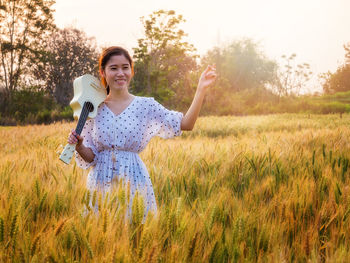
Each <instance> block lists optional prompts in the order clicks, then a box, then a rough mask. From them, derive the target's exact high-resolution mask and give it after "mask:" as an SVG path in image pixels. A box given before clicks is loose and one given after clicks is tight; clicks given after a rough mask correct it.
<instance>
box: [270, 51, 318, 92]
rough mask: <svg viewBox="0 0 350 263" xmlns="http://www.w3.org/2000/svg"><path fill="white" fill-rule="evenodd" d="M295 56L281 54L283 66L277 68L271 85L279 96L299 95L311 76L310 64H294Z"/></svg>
mask: <svg viewBox="0 0 350 263" xmlns="http://www.w3.org/2000/svg"><path fill="white" fill-rule="evenodd" d="M295 58H296V54H292V55H290V56H289V57H288V56H286V55H283V56H282V59H283V60H284V62H285V64H284V67H283V68H281V67H279V68H277V71H276V79H275V82H274V83H273V85H272V90H273V91H274V92H276V93H277V94H278V95H279V96H289V95H296V96H299V95H300V92H301V91H302V89H303V88H305V86H306V84H307V83H308V82H309V80H310V78H311V76H312V71H311V70H310V65H309V64H308V63H303V64H297V65H296V64H295Z"/></svg>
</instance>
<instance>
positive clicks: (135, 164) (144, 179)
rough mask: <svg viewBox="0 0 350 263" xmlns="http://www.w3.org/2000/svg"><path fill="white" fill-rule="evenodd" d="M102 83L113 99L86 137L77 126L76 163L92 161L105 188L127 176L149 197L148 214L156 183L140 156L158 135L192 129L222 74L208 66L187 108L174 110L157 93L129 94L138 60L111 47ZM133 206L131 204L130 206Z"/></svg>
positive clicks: (94, 184) (95, 184) (96, 183)
mask: <svg viewBox="0 0 350 263" xmlns="http://www.w3.org/2000/svg"><path fill="white" fill-rule="evenodd" d="M99 71H100V76H101V81H102V84H103V85H104V86H105V87H106V89H107V98H106V100H105V101H104V102H103V103H101V104H100V106H99V108H98V113H97V116H96V117H95V118H94V119H90V120H88V121H87V122H86V123H85V126H84V129H83V131H82V133H81V136H79V135H77V134H76V132H75V131H74V130H73V131H72V132H71V134H70V136H69V138H68V143H70V144H76V148H75V149H76V162H77V165H78V166H80V167H81V168H83V169H87V168H89V167H90V166H92V167H93V168H92V170H91V171H90V173H89V175H88V180H87V186H88V188H89V189H90V190H92V191H94V190H99V191H102V193H105V192H106V191H109V190H110V188H111V184H112V181H114V180H116V179H118V181H119V180H120V179H122V181H123V182H125V183H129V184H130V193H131V198H130V202H131V203H132V198H133V197H134V194H135V192H136V191H138V192H139V193H140V194H141V195H142V197H143V199H144V201H145V216H146V215H147V213H148V211H153V212H156V210H157V204H156V200H155V197H154V192H153V187H152V182H151V180H150V177H149V174H148V172H147V169H146V167H145V165H144V163H143V162H142V160H141V159H140V157H139V155H138V153H140V152H141V151H142V150H143V149H144V148H145V147H146V145H147V143H148V142H149V141H150V139H151V138H152V137H153V136H160V137H162V138H171V137H174V136H178V135H180V134H181V131H182V130H187V131H188V130H192V129H193V126H194V124H195V122H196V119H197V117H198V114H199V111H200V109H201V106H202V102H203V99H204V95H205V93H206V91H207V88H208V87H209V85H210V84H212V83H213V82H214V81H215V79H216V73H215V67H214V66H208V67H207V69H206V70H205V71H204V72H203V73H202V75H201V76H200V79H199V82H198V87H197V90H196V94H195V96H194V99H193V102H192V104H191V106H190V108H189V109H188V111H187V113H186V114H185V115H184V116H183V114H182V113H180V112H175V111H170V110H167V109H165V108H164V107H163V106H162V105H160V104H159V103H158V102H156V101H155V100H154V99H153V98H147V97H138V96H134V95H132V94H130V93H129V90H128V87H129V83H130V80H131V78H132V77H133V74H134V71H133V62H132V59H131V57H130V55H129V53H128V52H127V51H126V50H125V49H123V48H121V47H116V46H113V47H109V48H107V49H106V50H104V51H103V53H102V55H101V57H100V60H99ZM130 207H131V205H130V206H129V209H130Z"/></svg>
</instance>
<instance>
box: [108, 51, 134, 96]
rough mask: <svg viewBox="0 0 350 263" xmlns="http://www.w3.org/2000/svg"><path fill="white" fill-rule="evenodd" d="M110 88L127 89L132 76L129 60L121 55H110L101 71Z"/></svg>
mask: <svg viewBox="0 0 350 263" xmlns="http://www.w3.org/2000/svg"><path fill="white" fill-rule="evenodd" d="M102 74H103V76H104V77H105V79H106V81H107V85H108V86H109V88H110V90H111V91H112V90H113V89H115V90H120V89H125V88H126V89H127V88H128V87H129V83H130V80H131V78H132V71H131V66H130V64H129V61H128V60H127V59H126V57H124V56H123V55H114V56H112V57H111V58H110V59H109V60H108V62H107V63H106V66H105V68H104V70H103V72H102Z"/></svg>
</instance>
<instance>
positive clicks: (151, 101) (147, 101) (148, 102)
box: [135, 96, 157, 106]
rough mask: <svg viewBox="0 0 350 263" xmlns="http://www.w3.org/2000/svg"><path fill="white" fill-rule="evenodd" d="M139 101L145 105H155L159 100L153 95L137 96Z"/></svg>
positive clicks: (136, 98)
mask: <svg viewBox="0 0 350 263" xmlns="http://www.w3.org/2000/svg"><path fill="white" fill-rule="evenodd" d="M135 100H136V102H137V103H139V104H141V105H144V106H153V105H154V104H155V103H157V101H156V100H155V99H154V98H153V97H144V96H135Z"/></svg>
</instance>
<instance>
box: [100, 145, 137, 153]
mask: <svg viewBox="0 0 350 263" xmlns="http://www.w3.org/2000/svg"><path fill="white" fill-rule="evenodd" d="M104 151H113V152H115V151H116V152H126V153H134V154H138V152H134V151H130V150H124V149H121V148H120V147H118V146H116V145H111V146H103V147H101V148H100V149H98V152H99V153H101V152H104Z"/></svg>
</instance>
